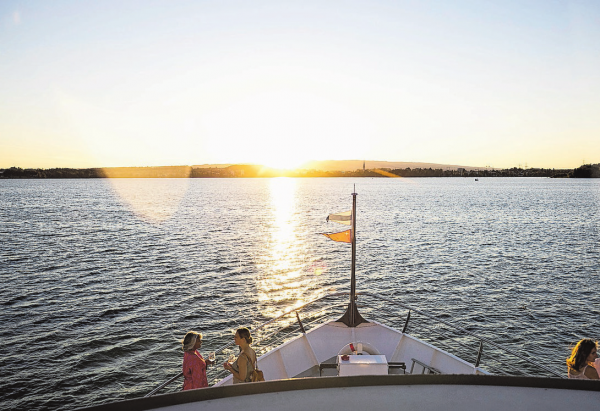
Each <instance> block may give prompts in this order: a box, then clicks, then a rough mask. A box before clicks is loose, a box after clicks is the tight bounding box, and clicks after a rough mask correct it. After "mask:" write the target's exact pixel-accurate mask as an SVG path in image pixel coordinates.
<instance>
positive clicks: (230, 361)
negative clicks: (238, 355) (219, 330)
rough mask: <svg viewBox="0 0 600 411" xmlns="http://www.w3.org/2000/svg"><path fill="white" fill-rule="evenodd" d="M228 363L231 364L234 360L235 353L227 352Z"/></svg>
mask: <svg viewBox="0 0 600 411" xmlns="http://www.w3.org/2000/svg"><path fill="white" fill-rule="evenodd" d="M227 362H228V363H229V364H233V363H234V362H235V355H233V354H229V358H228V359H227Z"/></svg>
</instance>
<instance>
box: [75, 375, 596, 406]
mask: <svg viewBox="0 0 600 411" xmlns="http://www.w3.org/2000/svg"><path fill="white" fill-rule="evenodd" d="M598 404H600V382H597V381H582V380H564V379H557V378H535V377H505V376H494V375H386V376H375V375H369V376H358V377H337V378H328V377H323V378H303V379H289V380H281V381H267V382H261V383H249V384H238V385H235V386H221V387H213V388H203V389H198V390H190V391H184V392H179V393H174V394H165V395H157V396H154V397H151V398H140V399H134V400H129V401H122V402H117V403H112V404H106V405H100V406H96V407H92V408H87V410H88V411H90V410H93V411H107V410H115V411H119V410H123V411H142V410H150V409H155V410H164V411H167V410H169V411H191V410H199V409H202V410H215V411H216V410H226V409H237V408H240V407H241V408H243V409H244V410H247V411H254V410H256V411H264V410H265V409H273V410H289V411H306V410H307V409H326V410H328V411H335V410H340V411H341V410H363V409H377V410H415V409H418V410H432V411H439V410H440V409H444V410H450V411H452V410H471V409H472V410H476V409H485V410H490V411H495V410H498V411H499V410H508V409H510V410H511V411H515V410H532V409H539V410H549V409H596V407H597V406H598Z"/></svg>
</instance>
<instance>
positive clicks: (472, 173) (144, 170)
mask: <svg viewBox="0 0 600 411" xmlns="http://www.w3.org/2000/svg"><path fill="white" fill-rule="evenodd" d="M272 177H299V178H301V177H370V178H374V177H386V178H389V177H392V178H393V177H473V178H478V177H550V178H600V164H594V165H583V166H581V167H579V168H576V169H544V168H529V169H522V168H516V167H514V168H510V169H502V170H499V169H487V168H486V169H483V170H474V169H465V168H458V169H453V170H450V169H447V170H443V169H440V168H436V169H434V168H404V169H388V168H385V169H364V170H363V169H358V170H355V171H322V170H276V169H272V168H267V167H264V166H257V165H230V166H227V167H221V168H219V167H214V168H212V167H205V168H200V167H191V166H165V167H111V168H50V169H41V168H37V169H22V168H18V167H11V168H8V169H4V170H0V179H63V178H272Z"/></svg>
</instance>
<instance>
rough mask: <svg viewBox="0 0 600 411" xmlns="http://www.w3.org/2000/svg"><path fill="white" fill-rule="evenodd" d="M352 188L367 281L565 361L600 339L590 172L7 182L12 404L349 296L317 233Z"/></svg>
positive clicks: (342, 273)
mask: <svg viewBox="0 0 600 411" xmlns="http://www.w3.org/2000/svg"><path fill="white" fill-rule="evenodd" d="M354 184H356V190H357V192H358V199H357V204H358V217H357V247H358V255H357V277H358V281H357V290H358V291H371V292H375V293H379V294H382V295H386V296H393V298H394V299H396V300H398V301H400V302H404V303H406V304H409V305H412V306H414V307H415V308H420V309H422V310H425V311H429V312H431V313H433V314H434V315H437V316H442V315H443V316H444V318H445V319H446V320H448V321H451V322H454V323H457V324H460V325H466V326H469V329H470V330H472V331H475V332H477V333H479V334H481V335H483V336H485V337H488V338H491V339H493V340H494V341H497V342H501V343H504V344H506V345H507V346H508V347H510V348H512V349H515V350H518V351H519V352H524V353H527V354H529V355H530V356H532V357H533V358H535V359H536V360H539V361H540V362H542V363H544V364H546V365H549V366H552V367H554V368H556V369H559V370H563V369H564V366H563V365H564V359H565V357H566V355H567V353H568V349H569V344H571V343H573V342H575V341H577V340H578V339H580V338H584V337H590V338H595V339H597V338H598V337H599V335H598V334H599V332H598V321H597V318H598V314H600V312H599V310H598V307H599V306H600V305H599V303H600V297H599V296H598V289H597V284H598V273H599V271H600V262H599V261H600V260H599V258H598V256H599V251H600V245H599V244H600V232H599V229H600V181H598V180H573V179H569V180H558V179H532V178H512V179H501V178H495V179H484V178H481V179H480V181H478V182H475V181H474V180H473V179H471V178H464V179H462V178H446V179H438V178H428V179H383V178H379V179H366V178H363V179H344V178H336V179H325V178H323V179H284V178H279V179H177V180H170V179H156V180H155V179H113V180H109V179H97V180H4V181H0V237H1V241H0V280H1V281H2V284H3V286H2V288H1V289H0V305H1V306H2V310H0V320H1V322H2V324H3V327H2V330H0V358H1V359H2V370H3V371H2V374H3V378H2V380H1V381H0V392H1V393H2V394H0V395H1V397H0V398H1V402H2V408H3V409H25V408H28V409H48V408H49V409H74V408H77V407H82V406H88V405H93V404H99V403H103V402H108V401H110V400H114V399H125V398H133V397H139V396H143V395H145V394H146V393H148V392H149V391H150V390H152V389H153V388H154V387H156V386H157V385H158V384H159V383H161V382H163V381H165V380H166V379H168V378H169V377H171V376H173V375H175V374H177V373H178V372H179V371H180V367H181V358H182V354H181V350H180V344H179V342H178V340H179V339H181V338H182V337H183V335H184V333H185V332H186V331H187V330H192V329H193V330H196V331H201V332H202V333H203V334H204V340H205V344H204V346H203V347H202V350H201V351H202V352H203V353H207V352H208V351H211V350H214V349H215V348H217V347H219V346H221V345H223V344H225V343H227V342H229V341H231V338H232V333H231V331H232V330H234V329H236V328H237V327H239V326H251V327H252V326H256V325H257V324H259V323H261V322H263V321H265V320H268V319H270V318H273V317H275V316H276V315H277V314H279V313H281V312H283V311H285V310H287V309H289V308H292V307H294V306H296V305H298V304H301V303H303V302H306V301H309V300H311V299H313V298H315V297H317V296H321V295H324V294H326V293H328V292H331V291H333V290H337V291H347V290H348V288H349V281H348V280H349V272H350V247H349V245H347V244H341V243H334V242H332V241H329V240H328V239H326V238H325V237H323V236H321V235H319V233H321V232H332V231H341V230H343V229H344V227H343V226H340V225H335V224H332V223H330V224H327V223H325V217H326V216H327V215H328V214H329V213H333V212H340V211H346V210H349V209H350V208H351V195H350V193H351V192H352V190H353V185H354ZM364 314H365V317H367V318H373V319H377V313H376V312H374V311H373V310H370V311H369V310H366V311H365V312H364ZM404 315H405V313H404V312H402V313H399V317H403V316H404ZM218 360H223V358H218ZM180 387H181V382H177V383H174V385H173V386H172V387H171V388H170V390H172V391H173V390H178V389H180Z"/></svg>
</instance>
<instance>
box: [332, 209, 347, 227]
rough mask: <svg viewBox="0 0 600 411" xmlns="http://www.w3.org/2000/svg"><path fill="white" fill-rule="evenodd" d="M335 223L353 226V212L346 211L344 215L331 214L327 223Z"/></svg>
mask: <svg viewBox="0 0 600 411" xmlns="http://www.w3.org/2000/svg"><path fill="white" fill-rule="evenodd" d="M329 221H333V222H336V223H340V224H345V225H350V224H352V211H344V212H343V213H336V214H329V215H328V216H327V222H329Z"/></svg>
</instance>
